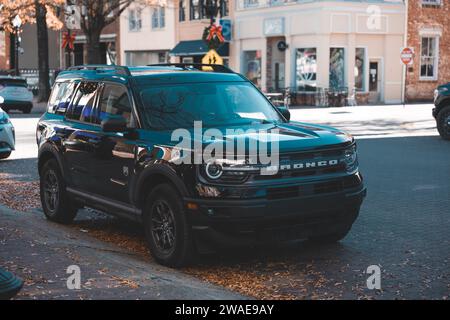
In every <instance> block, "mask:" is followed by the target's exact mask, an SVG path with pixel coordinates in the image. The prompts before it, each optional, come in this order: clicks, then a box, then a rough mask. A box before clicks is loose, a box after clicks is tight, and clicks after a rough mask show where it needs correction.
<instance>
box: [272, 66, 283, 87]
mask: <svg viewBox="0 0 450 320" xmlns="http://www.w3.org/2000/svg"><path fill="white" fill-rule="evenodd" d="M273 72H274V75H273V79H274V87H275V91H277V92H278V91H280V90H282V89H283V88H284V62H281V61H276V62H275V63H274V69H273Z"/></svg>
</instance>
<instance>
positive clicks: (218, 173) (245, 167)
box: [203, 159, 257, 181]
mask: <svg viewBox="0 0 450 320" xmlns="http://www.w3.org/2000/svg"><path fill="white" fill-rule="evenodd" d="M255 170H257V168H255V167H253V166H251V165H249V164H248V163H247V162H246V161H245V160H228V159H215V160H211V161H209V162H207V163H206V164H205V165H204V166H203V171H204V173H205V175H206V176H207V177H208V178H209V179H211V180H217V179H219V178H221V177H222V176H223V177H226V178H227V179H233V180H236V181H239V180H242V179H243V178H245V176H246V175H247V173H248V172H249V171H255Z"/></svg>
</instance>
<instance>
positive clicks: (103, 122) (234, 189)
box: [37, 64, 366, 267]
mask: <svg viewBox="0 0 450 320" xmlns="http://www.w3.org/2000/svg"><path fill="white" fill-rule="evenodd" d="M289 119H290V113H289V110H287V109H286V108H283V107H279V108H276V107H274V106H273V105H272V104H271V103H270V101H269V100H268V99H267V98H266V97H265V96H264V94H263V93H261V91H260V90H259V89H258V88H256V87H255V86H254V85H253V83H252V82H250V81H249V80H248V79H246V78H245V77H244V76H242V75H240V74H237V73H234V72H233V71H231V70H230V69H228V68H226V67H223V66H218V65H196V64H167V65H152V66H143V67H122V66H104V65H99V66H97V65H86V66H79V67H72V68H70V69H69V70H67V71H63V72H61V73H60V74H59V75H58V78H57V79H56V83H55V84H54V87H53V90H52V93H51V97H50V99H49V102H48V110H47V112H46V113H45V114H44V115H43V116H42V117H41V119H40V121H39V123H38V126H37V143H38V146H39V161H38V166H39V175H40V194H41V201H42V207H43V210H44V214H45V215H46V217H47V218H48V219H50V220H52V221H57V222H61V223H69V222H71V221H72V220H73V219H74V218H75V216H76V213H77V210H79V209H80V208H82V207H91V208H95V209H99V210H102V211H105V212H108V213H111V214H113V215H117V216H120V217H124V218H127V219H131V220H134V221H137V222H139V223H141V224H142V225H143V227H144V230H145V235H146V239H147V241H148V245H149V248H150V251H151V253H152V255H153V256H154V258H155V259H156V260H157V261H159V262H160V263H162V264H165V265H169V266H175V267H177V266H181V265H184V264H186V263H187V262H189V261H190V260H192V258H193V257H195V254H196V253H197V252H210V251H211V250H216V249H217V248H220V247H221V246H230V245H231V246H236V245H238V246H242V245H255V244H260V243H267V242H274V241H289V240H295V239H309V240H311V241H319V242H334V241H339V240H340V239H342V238H344V237H345V236H346V235H347V233H348V232H349V230H350V228H351V226H352V224H353V222H354V221H355V219H356V218H357V216H358V214H359V209H360V206H361V203H362V201H363V198H364V196H365V194H366V189H365V187H364V184H363V178H362V176H361V174H360V172H359V169H358V159H357V153H356V152H357V151H356V143H355V140H354V139H353V138H352V137H351V136H350V135H348V134H346V133H344V132H341V131H339V130H337V129H334V128H330V127H326V126H320V125H312V124H306V123H300V122H294V121H290V120H289ZM199 123H200V124H201V127H198V124H199ZM260 132H264V134H260ZM212 133H214V134H212ZM183 135H188V136H190V137H191V135H193V137H194V138H189V139H188V140H186V141H187V143H185V144H184V145H182V144H180V141H181V140H182V139H181V138H180V137H182V136H183ZM213 135H214V136H215V138H214V137H213ZM218 136H220V138H218ZM174 137H175V139H174ZM186 141H185V142H186ZM230 142H233V143H236V144H235V146H241V147H242V148H238V147H236V148H235V149H231V151H230V150H228V149H227V150H226V151H227V152H226V155H219V153H218V152H216V151H214V152H212V153H213V154H212V157H211V158H210V159H209V160H204V159H203V158H202V157H199V155H200V154H201V153H202V152H206V151H208V150H210V151H211V144H214V145H215V146H216V147H217V146H222V145H227V146H228V144H229V143H230ZM263 142H269V144H270V145H271V146H275V145H276V146H277V148H276V149H271V148H269V149H268V150H266V151H268V152H267V155H268V156H270V157H273V159H274V162H270V163H269V162H264V161H262V160H263V158H262V157H260V158H257V159H256V161H252V159H251V157H252V152H253V151H254V150H256V149H258V148H260V149H261V148H262V147H261V146H262V145H263ZM254 145H257V148H256V149H255V148H253V147H252V146H254ZM217 150H218V149H217ZM236 150H237V152H235V151H236ZM252 150H253V151H252ZM229 151H230V152H229ZM259 151H261V150H259ZM275 158H276V161H275ZM186 159H191V160H192V159H194V160H197V161H191V162H189V161H185V160H186Z"/></svg>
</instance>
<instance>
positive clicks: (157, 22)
mask: <svg viewBox="0 0 450 320" xmlns="http://www.w3.org/2000/svg"><path fill="white" fill-rule="evenodd" d="M174 19H175V8H174V6H173V5H167V6H164V7H159V6H152V7H150V6H143V5H141V4H139V3H138V2H136V3H134V4H132V5H131V6H130V7H129V8H127V9H126V10H125V11H124V12H123V13H122V15H121V16H120V59H121V61H120V63H121V64H122V65H128V66H137V65H147V64H155V63H165V62H168V61H169V51H170V50H171V49H172V48H173V47H174V46H175V43H176V42H175V20H174Z"/></svg>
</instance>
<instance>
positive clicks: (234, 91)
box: [141, 82, 283, 129]
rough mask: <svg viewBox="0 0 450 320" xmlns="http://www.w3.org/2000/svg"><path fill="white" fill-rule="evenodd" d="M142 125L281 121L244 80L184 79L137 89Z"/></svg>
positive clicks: (268, 104) (214, 125) (159, 126)
mask: <svg viewBox="0 0 450 320" xmlns="http://www.w3.org/2000/svg"><path fill="white" fill-rule="evenodd" d="M141 98H142V102H143V106H144V110H143V112H142V114H143V120H144V125H145V126H146V127H150V128H155V129H177V128H192V127H193V126H194V121H202V126H204V127H221V126H240V125H248V124H253V123H269V122H270V123H272V122H281V121H283V120H282V118H281V116H280V115H279V114H278V112H277V111H276V110H275V109H274V107H273V106H272V105H271V104H270V103H269V102H268V101H267V100H266V98H265V97H264V96H263V95H262V94H261V93H260V92H259V91H258V90H257V89H255V87H253V86H252V85H251V84H249V83H246V82H217V83H194V84H193V83H186V84H176V85H161V86H157V87H151V88H149V87H146V88H144V89H142V90H141Z"/></svg>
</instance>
